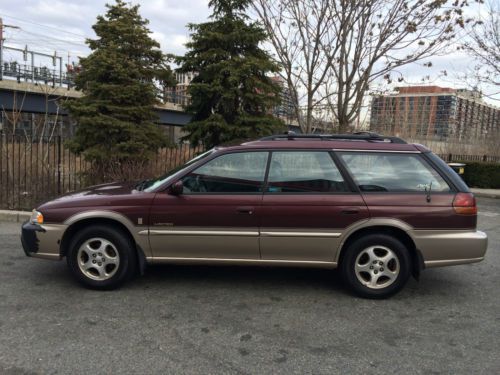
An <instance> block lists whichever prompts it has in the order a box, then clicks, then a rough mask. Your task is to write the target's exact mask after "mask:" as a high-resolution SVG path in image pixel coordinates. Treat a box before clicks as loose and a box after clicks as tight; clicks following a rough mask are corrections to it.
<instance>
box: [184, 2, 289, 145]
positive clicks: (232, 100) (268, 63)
mask: <svg viewBox="0 0 500 375" xmlns="http://www.w3.org/2000/svg"><path fill="white" fill-rule="evenodd" d="M250 4H251V0H211V1H210V2H209V6H210V7H211V8H213V14H212V15H211V17H210V21H209V22H206V23H201V24H190V25H189V29H190V31H191V41H190V42H189V43H187V44H186V47H187V48H188V51H187V53H186V55H185V56H182V57H179V58H178V63H179V65H180V68H179V71H180V72H196V73H197V76H196V77H195V78H194V79H193V81H192V82H191V84H190V85H189V87H188V94H189V95H190V96H191V104H190V105H189V106H188V107H187V110H188V112H190V113H192V114H193V117H192V120H191V122H190V123H189V124H188V125H187V126H185V127H184V130H185V131H187V133H188V135H187V136H186V137H185V138H186V139H189V140H190V141H191V143H193V144H196V143H198V142H200V141H201V142H203V143H204V145H205V146H206V147H212V146H214V145H217V144H220V143H222V142H227V141H230V140H234V139H241V138H250V137H256V136H260V135H268V134H271V133H273V132H275V131H277V130H281V129H282V128H283V123H282V122H281V121H280V120H279V119H277V118H275V117H274V116H273V115H272V114H271V112H272V109H273V108H274V107H275V106H276V105H277V104H278V103H279V93H280V89H281V88H280V87H279V85H277V84H276V83H275V82H274V81H272V80H271V79H270V78H269V76H268V74H269V73H276V72H277V71H278V66H277V65H276V63H275V62H274V61H273V60H272V59H271V57H270V55H269V54H268V53H267V52H265V51H264V50H262V49H261V48H260V43H262V42H263V41H265V40H266V38H267V35H266V33H265V31H264V29H263V28H262V27H261V26H260V24H258V23H256V22H252V21H250V20H249V18H248V16H247V15H246V14H245V10H246V9H247V8H248V6H249V5H250Z"/></svg>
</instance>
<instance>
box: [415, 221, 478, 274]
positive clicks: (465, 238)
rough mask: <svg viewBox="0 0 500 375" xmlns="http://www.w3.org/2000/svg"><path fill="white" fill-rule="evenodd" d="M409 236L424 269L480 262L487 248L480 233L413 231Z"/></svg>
mask: <svg viewBox="0 0 500 375" xmlns="http://www.w3.org/2000/svg"><path fill="white" fill-rule="evenodd" d="M409 234H410V236H411V237H412V238H413V240H414V242H415V246H416V247H417V249H418V250H419V251H420V253H421V254H422V258H423V261H424V264H425V267H426V268H427V267H442V266H452V265H457V264H466V263H475V262H480V261H482V260H483V259H484V256H485V254H486V249H487V248H488V236H487V235H486V233H484V232H481V231H464V230H458V231H457V230H415V231H411V233H409Z"/></svg>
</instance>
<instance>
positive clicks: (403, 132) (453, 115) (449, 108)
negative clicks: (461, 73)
mask: <svg viewBox="0 0 500 375" xmlns="http://www.w3.org/2000/svg"><path fill="white" fill-rule="evenodd" d="M370 130H371V131H375V132H380V133H385V134H394V135H400V136H405V137H415V138H426V139H433V140H446V139H448V138H453V139H457V140H468V139H484V138H487V137H490V136H499V134H500V109H499V108H497V107H495V106H492V105H490V104H488V103H486V102H485V101H484V100H483V99H482V97H481V94H480V93H479V92H478V91H472V90H467V89H453V88H448V87H439V86H413V87H398V88H396V92H395V93H392V94H388V95H376V96H373V98H372V102H371V114H370Z"/></svg>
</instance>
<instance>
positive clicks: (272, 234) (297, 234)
mask: <svg viewBox="0 0 500 375" xmlns="http://www.w3.org/2000/svg"><path fill="white" fill-rule="evenodd" d="M260 234H261V236H265V237H330V238H339V237H340V236H341V235H342V233H332V232H275V231H272V232H270V231H269V232H268V231H262V232H260Z"/></svg>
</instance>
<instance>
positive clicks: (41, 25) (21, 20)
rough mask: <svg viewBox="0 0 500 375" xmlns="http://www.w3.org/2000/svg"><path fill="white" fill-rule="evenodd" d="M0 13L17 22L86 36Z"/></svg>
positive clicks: (81, 35)
mask: <svg viewBox="0 0 500 375" xmlns="http://www.w3.org/2000/svg"><path fill="white" fill-rule="evenodd" d="M0 15H1V16H2V17H7V18H12V19H14V20H16V21H19V22H24V23H27V24H32V25H36V26H40V27H45V28H47V29H52V30H56V31H59V32H61V33H66V34H72V35H75V36H78V37H81V38H84V39H86V38H88V37H87V36H86V35H83V34H78V33H74V32H72V31H67V30H63V29H60V28H57V27H53V26H48V25H44V24H42V23H38V22H34V21H27V20H25V19H22V18H18V17H14V16H11V15H9V14H6V13H3V12H2V13H1V14H0Z"/></svg>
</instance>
